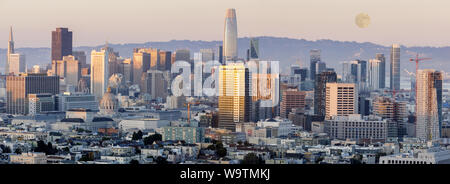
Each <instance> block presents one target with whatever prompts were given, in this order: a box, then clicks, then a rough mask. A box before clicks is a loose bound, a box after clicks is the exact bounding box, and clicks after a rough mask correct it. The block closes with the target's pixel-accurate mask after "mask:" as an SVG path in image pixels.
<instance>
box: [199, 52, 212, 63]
mask: <svg viewBox="0 0 450 184" xmlns="http://www.w3.org/2000/svg"><path fill="white" fill-rule="evenodd" d="M200 53H201V54H202V62H209V61H214V51H213V50H212V49H200Z"/></svg>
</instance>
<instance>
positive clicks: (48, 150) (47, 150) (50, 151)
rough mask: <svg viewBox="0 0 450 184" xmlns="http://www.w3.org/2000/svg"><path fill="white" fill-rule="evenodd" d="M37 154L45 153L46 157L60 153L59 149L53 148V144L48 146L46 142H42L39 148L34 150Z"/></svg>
mask: <svg viewBox="0 0 450 184" xmlns="http://www.w3.org/2000/svg"><path fill="white" fill-rule="evenodd" d="M34 151H35V152H43V153H45V154H46V155H53V154H55V153H57V152H58V150H57V149H55V148H53V145H52V143H51V142H49V143H48V144H45V143H44V141H42V140H40V141H38V142H37V147H36V148H34Z"/></svg>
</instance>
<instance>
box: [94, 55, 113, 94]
mask: <svg viewBox="0 0 450 184" xmlns="http://www.w3.org/2000/svg"><path fill="white" fill-rule="evenodd" d="M108 55H109V53H108V51H107V49H104V50H102V51H100V52H97V51H95V50H92V52H91V93H92V94H93V95H94V96H95V97H96V99H100V98H102V97H103V94H104V93H105V92H106V88H107V87H108V79H109V71H108V70H109V66H108Z"/></svg>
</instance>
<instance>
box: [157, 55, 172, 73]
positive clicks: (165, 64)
mask: <svg viewBox="0 0 450 184" xmlns="http://www.w3.org/2000/svg"><path fill="white" fill-rule="evenodd" d="M159 59H160V60H159V65H158V66H159V67H158V70H163V71H164V70H170V69H171V68H172V52H170V51H159Z"/></svg>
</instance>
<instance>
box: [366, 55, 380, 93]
mask: <svg viewBox="0 0 450 184" xmlns="http://www.w3.org/2000/svg"><path fill="white" fill-rule="evenodd" d="M381 68H382V66H381V61H380V60H377V59H371V60H369V67H368V72H367V74H368V84H369V89H370V90H378V89H381V87H380V85H381V82H380V80H382V69H381Z"/></svg>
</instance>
